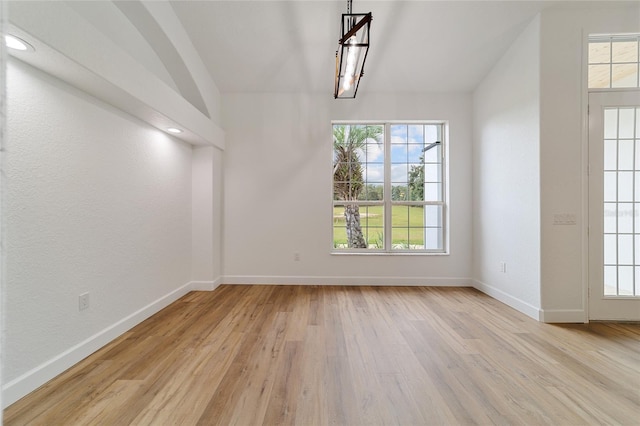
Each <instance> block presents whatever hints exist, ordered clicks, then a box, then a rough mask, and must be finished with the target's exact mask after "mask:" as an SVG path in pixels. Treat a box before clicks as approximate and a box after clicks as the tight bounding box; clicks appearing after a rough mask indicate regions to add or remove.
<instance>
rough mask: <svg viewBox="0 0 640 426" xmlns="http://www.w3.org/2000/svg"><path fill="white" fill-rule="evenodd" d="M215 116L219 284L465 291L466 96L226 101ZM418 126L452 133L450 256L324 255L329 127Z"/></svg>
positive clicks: (328, 230)
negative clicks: (219, 157)
mask: <svg viewBox="0 0 640 426" xmlns="http://www.w3.org/2000/svg"><path fill="white" fill-rule="evenodd" d="M223 106H224V108H223V126H224V128H225V131H226V142H227V149H226V150H225V190H224V194H225V198H224V218H225V232H224V272H225V282H228V283H300V284H308V283H314V284H390V285H393V284H438V285H447V284H453V285H459V284H469V279H470V276H471V247H470V244H469V241H470V238H471V216H472V212H471V96H470V95H469V94H432V95H385V94H378V95H372V94H366V93H365V92H364V91H363V92H362V94H359V95H358V98H357V99H355V100H349V101H345V100H334V99H333V98H332V97H331V95H330V93H326V94H321V95H317V94H316V95H309V94H231V95H226V96H224V97H223ZM421 119H436V120H437V119H442V120H449V123H450V140H449V148H450V154H449V161H450V169H449V170H450V186H451V203H450V214H451V243H450V252H451V254H450V255H448V256H399V255H395V256H380V255H331V254H330V252H331V248H332V207H331V199H332V198H331V197H332V190H331V179H332V175H331V161H332V136H331V120H421ZM296 252H297V253H299V254H300V261H294V253H296Z"/></svg>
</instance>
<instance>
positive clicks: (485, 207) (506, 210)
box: [473, 16, 540, 318]
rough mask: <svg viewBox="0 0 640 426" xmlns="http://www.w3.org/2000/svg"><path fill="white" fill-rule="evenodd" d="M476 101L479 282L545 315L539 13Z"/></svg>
mask: <svg viewBox="0 0 640 426" xmlns="http://www.w3.org/2000/svg"><path fill="white" fill-rule="evenodd" d="M473 101H474V102H473V114H474V115H473V120H474V145H473V182H474V185H473V217H474V221H473V228H474V232H473V265H474V266H473V277H474V285H475V286H476V287H477V288H479V289H481V290H482V291H485V292H486V293H488V294H491V295H492V296H494V297H496V298H498V299H499V300H502V301H503V302H505V303H507V304H509V305H511V306H513V307H516V308H517V309H519V310H521V311H522V312H524V313H526V314H528V315H530V316H532V317H534V318H538V311H539V308H540V151H539V150H540V131H539V126H540V124H539V123H540V17H539V16H538V17H536V18H534V19H533V21H532V22H531V23H530V24H529V25H528V26H527V28H526V29H525V30H524V31H523V32H522V34H521V35H520V36H519V37H518V38H517V39H516V40H515V41H514V43H513V44H512V46H511V47H510V48H509V50H508V51H507V53H506V54H505V55H504V56H503V57H502V58H501V59H500V60H499V61H498V63H497V64H496V65H495V66H494V68H493V69H492V70H491V72H490V73H489V75H487V77H485V79H484V80H483V81H482V83H481V84H480V85H479V86H478V88H477V89H476V91H475V93H474V99H473ZM501 262H506V272H504V273H503V272H501V271H500V263H501Z"/></svg>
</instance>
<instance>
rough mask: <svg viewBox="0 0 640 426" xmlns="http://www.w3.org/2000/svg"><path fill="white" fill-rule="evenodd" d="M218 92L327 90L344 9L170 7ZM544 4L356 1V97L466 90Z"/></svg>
mask: <svg viewBox="0 0 640 426" xmlns="http://www.w3.org/2000/svg"><path fill="white" fill-rule="evenodd" d="M171 4H172V6H173V9H174V11H175V13H176V15H177V16H178V18H179V19H180V21H181V22H182V24H183V26H184V28H185V29H186V31H187V33H188V35H189V37H190V38H191V40H192V42H193V44H194V45H195V47H196V49H197V51H198V52H199V54H200V56H201V57H202V59H203V61H204V63H205V65H206V67H207V69H208V70H209V72H210V73H211V75H212V77H213V79H214V81H215V82H216V84H217V86H218V88H219V89H220V91H221V92H223V93H225V92H299V91H312V92H327V93H332V90H333V74H334V69H335V51H336V48H337V46H338V44H337V41H338V38H339V32H340V28H339V25H340V15H341V14H342V13H345V12H346V5H347V2H346V1H338V2H336V1H302V0H298V1H294V0H290V1H173V2H171ZM554 4H556V2H550V1H544V2H543V1H358V0H356V1H354V2H353V11H354V12H362V13H364V12H372V13H373V23H372V26H371V48H370V50H369V56H368V59H367V63H366V66H365V75H364V78H363V80H362V82H361V88H363V89H365V90H367V91H372V92H416V91H421V92H433V91H435V92H450V91H470V90H473V89H474V88H475V87H476V86H477V84H478V83H479V82H480V81H481V80H482V78H483V77H484V76H485V75H486V74H487V72H488V71H489V70H490V69H491V67H492V65H493V64H495V62H496V61H497V60H498V59H499V58H500V57H501V56H502V55H503V54H504V52H505V51H506V49H507V48H508V47H509V46H510V45H511V43H512V42H513V40H514V39H515V37H517V36H518V34H520V32H521V31H522V30H523V29H524V27H525V26H526V25H527V24H528V23H529V22H530V21H531V19H532V18H533V17H534V16H535V15H536V14H537V13H538V12H540V10H542V9H543V8H545V7H551V6H553V5H554Z"/></svg>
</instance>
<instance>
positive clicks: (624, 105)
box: [589, 91, 640, 321]
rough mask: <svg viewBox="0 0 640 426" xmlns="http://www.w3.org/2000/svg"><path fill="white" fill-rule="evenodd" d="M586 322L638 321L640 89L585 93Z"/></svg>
mask: <svg viewBox="0 0 640 426" xmlns="http://www.w3.org/2000/svg"><path fill="white" fill-rule="evenodd" d="M589 319H591V320H634V321H640V91H624V92H599V93H591V94H589Z"/></svg>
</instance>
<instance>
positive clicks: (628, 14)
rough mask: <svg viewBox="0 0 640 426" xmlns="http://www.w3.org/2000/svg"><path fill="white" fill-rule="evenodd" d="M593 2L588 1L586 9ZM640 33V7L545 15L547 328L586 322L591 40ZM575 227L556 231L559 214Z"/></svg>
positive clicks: (543, 118) (543, 262)
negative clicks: (549, 324) (587, 72)
mask: <svg viewBox="0 0 640 426" xmlns="http://www.w3.org/2000/svg"><path fill="white" fill-rule="evenodd" d="M587 3H588V2H587ZM629 32H631V33H634V32H635V33H637V32H640V5H639V4H638V3H637V2H624V4H623V3H614V4H613V5H612V4H609V5H606V6H603V5H602V4H597V3H596V4H587V5H586V6H583V7H582V8H575V7H570V8H568V9H566V10H563V9H552V10H547V11H544V12H543V14H542V21H541V52H542V55H541V60H540V61H541V99H540V102H541V117H540V119H541V127H540V169H541V182H540V183H541V216H540V217H541V234H542V239H541V253H542V256H541V269H542V273H541V274H542V275H541V281H542V306H543V308H544V320H545V321H551V322H553V321H583V320H585V319H586V302H587V292H586V282H587V273H586V266H587V258H586V253H587V250H586V244H587V239H586V231H585V230H586V226H587V220H588V218H587V215H586V212H585V206H586V202H587V194H586V188H587V187H586V164H587V157H586V152H587V143H586V130H585V129H586V127H585V126H586V102H587V100H586V97H585V96H586V76H585V69H584V62H583V61H584V59H583V58H584V54H585V53H586V51H585V43H586V38H587V36H588V35H589V34H590V33H591V34H603V33H604V34H606V33H629ZM566 213H568V214H575V215H576V218H577V220H576V225H575V226H554V225H553V216H554V215H555V214H566Z"/></svg>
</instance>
